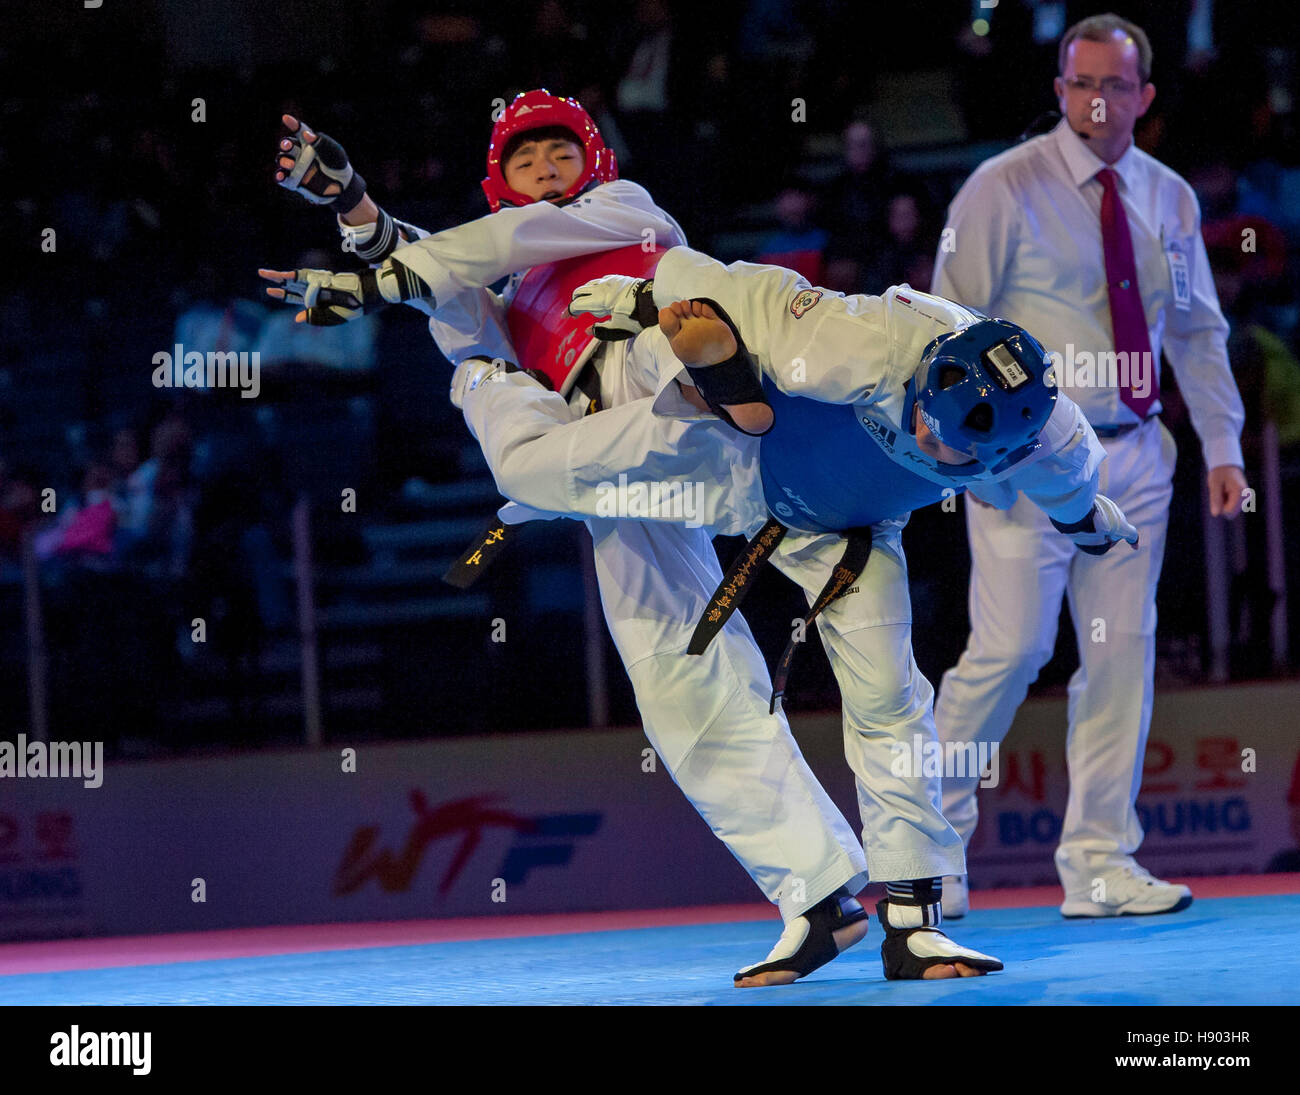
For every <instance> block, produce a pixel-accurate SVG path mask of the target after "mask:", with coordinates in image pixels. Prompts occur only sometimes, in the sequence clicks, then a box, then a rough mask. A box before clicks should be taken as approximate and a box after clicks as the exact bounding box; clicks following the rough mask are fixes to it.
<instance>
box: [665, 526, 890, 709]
mask: <svg viewBox="0 0 1300 1095" xmlns="http://www.w3.org/2000/svg"><path fill="white" fill-rule="evenodd" d="M788 531H789V530H788V529H787V528H786V527H785V526H784V525H783V524H781V522H780V521H778V520H776V518H774V517H773V518H769V520H768V522H767V524H765V525H764V526H763V527H762V528H761V529H759V530H758V533H757V534H756V535H755V536H754V538H753V539H752V540H750V541H749V543H747V544H746V545H745V549H744V551H742V552H741V553H740V554H739V555H738V556H736V558H735V559H734V560H733V561H732V563H731V566H730V567H728V568H727V573H726V574H725V575H723V578H722V583H721V584H720V585H719V586H718V588H717V589H716V590H714V592H713V596H712V597H710V598H709V601H710V603H709V607H708V608H707V609H706V610H705V612H704V615H703V616H701V617H700V622H699V623H698V624H696V625H695V633H694V634H693V635H692V636H691V643H690V646H688V647H687V648H686V653H687V654H703V653H704V651H705V649H706V648H707V647H708V645H709V643H710V642H711V641H712V639H713V636H715V635H716V634H717V633H718V632H719V631H721V630H722V628H723V627H724V626H725V625H726V623H727V620H729V619H730V618H731V615H732V613H733V612H735V611H736V609H738V608H739V607H740V602H741V601H742V600H743V599H744V596H745V594H746V593H748V592H749V588H750V586H751V585H752V584H753V579H754V578H755V577H756V576H757V575H758V571H759V568H760V567H762V565H763V564H764V563H765V562H767V560H768V557H769V556H771V554H772V552H774V551H775V550H776V548H777V545H778V544H780V542H781V541H782V540H783V539H784V538H785V534H786V533H787V532H788ZM844 537H845V539H846V541H847V543H846V544H845V548H844V555H843V556H842V557H841V558H840V561H839V562H838V563H836V564H835V567H834V568H833V569H832V570H831V576H830V577H829V578H828V579H827V580H826V584H825V585H824V586H822V591H821V592H820V593H819V594H817V599H816V600H815V601H813V603H812V607H811V608H810V609H809V610H808V614H807V615H806V616H804V618H803V626H802V627H801V628H800V629H799V630H798V631H797V632H795V635H794V636H791V638H790V641H789V642H788V643H786V644H785V650H784V651H783V652H782V653H781V660H780V661H779V662H777V663H776V672H775V673H773V674H772V698H771V701H770V702H769V703H768V708H767V710H768V714H769V715H770V714H774V713H775V712H776V701H777V700H779V699H780V698H781V697H782V696H784V695H785V686H786V682H787V681H788V680H789V679H790V668H791V666H792V665H793V664H794V656H795V652H796V651H797V650H798V649H799V643H800V642H802V641H803V637H804V636H806V635H807V633H808V628H809V627H810V626H811V625H812V622H813V621H814V620H815V619H816V618H817V617H818V616H819V615H820V614H821V611H822V609H824V608H825V607H826V606H827V605H828V604H830V603H831V602H832V601H833V600H835V599H836V598H837V597H842V596H843V595H844V594H845V593H846V592H847V591H848V590H849V589H850V588H851V587H852V586H853V583H854V582H856V581H857V580H858V576H859V575H860V574H861V573H862V571H863V570H864V569H865V568H866V565H867V560H868V559H869V558H870V557H871V529H870V528H854V529H848V530H847V531H846V532H845V533H844Z"/></svg>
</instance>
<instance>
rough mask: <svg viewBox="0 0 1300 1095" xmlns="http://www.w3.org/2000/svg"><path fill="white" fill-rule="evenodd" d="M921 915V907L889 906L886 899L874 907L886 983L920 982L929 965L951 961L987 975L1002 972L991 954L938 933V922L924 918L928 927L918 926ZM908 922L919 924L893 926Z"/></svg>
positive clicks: (998, 962) (1000, 965)
mask: <svg viewBox="0 0 1300 1095" xmlns="http://www.w3.org/2000/svg"><path fill="white" fill-rule="evenodd" d="M931 907H933V906H931ZM920 913H921V909H920V908H917V907H908V906H898V905H891V904H890V902H889V901H888V900H885V901H880V902H878V903H877V904H876V916H877V917H879V919H880V923H881V926H882V927H884V929H885V941H884V942H883V943H881V944H880V957H881V960H882V961H883V962H884V965H885V978H886V980H889V981H919V980H920V979H921V978H922V977H923V976H924V974H925V971H926V970H928V969H929V968H930V967H931V966H949V965H952V963H954V962H964V963H965V964H966V965H968V966H970V967H971V968H972V969H977V970H983V971H985V972H986V973H995V972H997V971H998V970H1000V969H1002V963H1001V962H1000V961H998V959H996V958H994V957H992V956H991V955H987V954H981V953H980V952H979V951H977V950H971V948H970V947H963V946H962V945H961V944H960V943H954V942H953V941H952V940H951V939H949V938H948V937H947V936H946V935H944V934H943V932H941V931H940V930H939V928H938V923H939V920H938V919H935V920H930V918H929V917H925V918H924V919H926V920H930V924H922V923H920V921H921V919H922V917H921V915H920ZM891 914H892V916H893V920H892V921H891V919H890V916H891ZM910 920H917V921H918V923H917V924H916V925H915V926H907V927H897V926H895V925H896V924H898V923H901V924H907V923H908V922H909V921H910ZM930 925H933V926H930Z"/></svg>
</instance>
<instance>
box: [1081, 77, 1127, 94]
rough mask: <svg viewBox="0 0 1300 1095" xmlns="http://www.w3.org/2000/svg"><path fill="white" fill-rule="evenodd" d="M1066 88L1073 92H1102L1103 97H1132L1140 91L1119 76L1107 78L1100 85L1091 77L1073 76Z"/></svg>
mask: <svg viewBox="0 0 1300 1095" xmlns="http://www.w3.org/2000/svg"><path fill="white" fill-rule="evenodd" d="M1065 86H1066V87H1068V88H1069V89H1070V90H1071V91H1083V92H1096V91H1100V92H1101V93H1102V94H1103V95H1132V94H1133V92H1135V91H1137V89H1138V87H1137V84H1135V83H1132V82H1131V81H1129V80H1123V79H1121V78H1120V77H1118V76H1107V77H1106V78H1105V79H1104V80H1102V81H1101V83H1100V84H1098V82H1097V81H1096V80H1094V79H1093V78H1092V77H1091V76H1071V77H1070V78H1069V79H1068V80H1066V81H1065Z"/></svg>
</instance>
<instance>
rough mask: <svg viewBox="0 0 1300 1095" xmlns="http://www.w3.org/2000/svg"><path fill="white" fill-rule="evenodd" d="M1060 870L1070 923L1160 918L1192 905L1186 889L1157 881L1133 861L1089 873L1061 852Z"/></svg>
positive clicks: (1063, 908) (1058, 856)
mask: <svg viewBox="0 0 1300 1095" xmlns="http://www.w3.org/2000/svg"><path fill="white" fill-rule="evenodd" d="M1056 866H1057V870H1058V871H1059V872H1060V875H1061V881H1062V884H1063V885H1064V887H1065V901H1064V902H1063V903H1062V904H1061V915H1062V916H1064V917H1067V918H1069V919H1076V918H1080V917H1101V916H1158V915H1159V914H1161V913H1176V912H1182V910H1183V909H1185V908H1187V906H1188V905H1190V904H1191V903H1192V891H1191V890H1189V889H1188V888H1187V887H1186V886H1180V885H1177V884H1175V883H1173V882H1165V881H1164V880H1162V879H1159V878H1155V877H1154V876H1152V875H1151V873H1150V872H1149V871H1147V870H1145V869H1144V868H1142V867H1139V866H1138V864H1137V862H1136V861H1135V860H1134V859H1133V858H1132V857H1131V856H1126V857H1125V858H1124V860H1123V861H1121V862H1120V863H1118V864H1108V865H1106V866H1104V867H1101V868H1096V869H1093V870H1091V871H1089V870H1088V869H1087V868H1086V867H1085V868H1083V869H1079V868H1080V864H1079V863H1078V861H1077V859H1076V857H1073V856H1070V855H1068V854H1066V853H1064V851H1063V850H1062V849H1059V848H1058V849H1057V852H1056Z"/></svg>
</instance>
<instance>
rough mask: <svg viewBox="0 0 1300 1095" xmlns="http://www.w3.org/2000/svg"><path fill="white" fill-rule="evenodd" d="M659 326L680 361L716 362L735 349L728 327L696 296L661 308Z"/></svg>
mask: <svg viewBox="0 0 1300 1095" xmlns="http://www.w3.org/2000/svg"><path fill="white" fill-rule="evenodd" d="M659 329H660V330H661V331H663V333H664V334H665V335H667V336H668V345H669V346H671V347H672V348H673V353H674V354H676V355H677V359H678V360H679V361H680V362H681V363H682V364H683V365H717V364H718V363H719V362H721V361H726V360H727V358H729V357H731V355H732V354H734V353H735V352H736V336H735V335H733V334H732V333H731V328H730V327H728V326H727V325H726V324H725V323H723V322H722V320H720V319H719V318H718V313H717V312H715V311H714V310H713V309H712V308H710V307H709V306H708V305H707V304H704V303H703V302H701V301H698V300H679V301H675V302H674V303H672V304H670V305H669V306H668V307H667V308H660V309H659Z"/></svg>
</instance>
